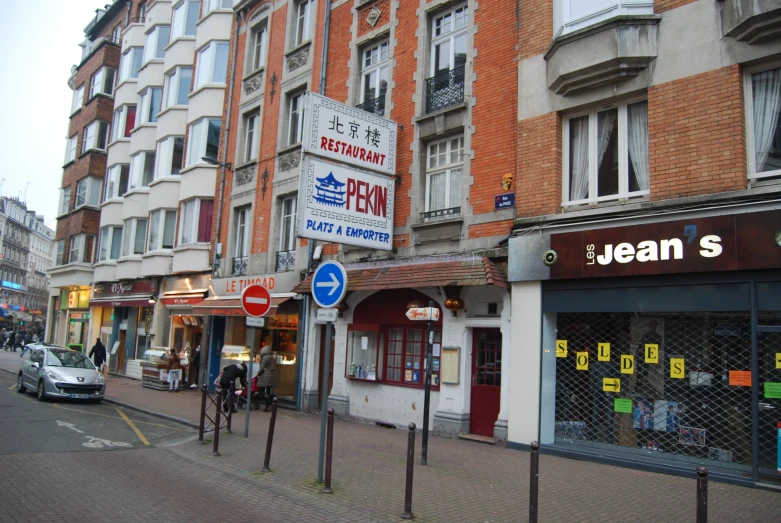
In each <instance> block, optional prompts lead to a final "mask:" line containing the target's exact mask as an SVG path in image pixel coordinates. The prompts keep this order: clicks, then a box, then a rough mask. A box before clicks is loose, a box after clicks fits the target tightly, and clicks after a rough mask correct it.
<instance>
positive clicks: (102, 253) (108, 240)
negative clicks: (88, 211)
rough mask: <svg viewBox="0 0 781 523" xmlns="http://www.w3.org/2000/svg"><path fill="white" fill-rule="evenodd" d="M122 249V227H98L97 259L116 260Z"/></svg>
mask: <svg viewBox="0 0 781 523" xmlns="http://www.w3.org/2000/svg"><path fill="white" fill-rule="evenodd" d="M121 250H122V227H115V226H106V227H101V228H100V249H99V250H98V261H106V260H117V259H119V256H120V253H121Z"/></svg>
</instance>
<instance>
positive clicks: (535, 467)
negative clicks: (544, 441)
mask: <svg viewBox="0 0 781 523" xmlns="http://www.w3.org/2000/svg"><path fill="white" fill-rule="evenodd" d="M531 448H532V454H531V471H530V473H529V523H537V508H538V503H537V495H538V493H539V488H540V444H539V443H537V442H536V441H532V443H531Z"/></svg>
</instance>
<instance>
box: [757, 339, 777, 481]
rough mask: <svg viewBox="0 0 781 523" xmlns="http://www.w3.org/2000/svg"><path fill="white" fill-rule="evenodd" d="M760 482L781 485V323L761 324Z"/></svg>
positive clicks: (759, 374)
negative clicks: (770, 325)
mask: <svg viewBox="0 0 781 523" xmlns="http://www.w3.org/2000/svg"><path fill="white" fill-rule="evenodd" d="M757 352H758V356H759V361H758V363H759V367H758V371H759V372H758V376H759V379H758V380H757V386H758V389H759V391H758V392H759V398H758V401H757V406H758V413H757V414H758V415H757V424H756V426H755V427H754V430H755V431H756V434H755V436H754V437H755V440H754V441H755V442H756V443H757V448H758V453H757V454H758V458H759V459H758V461H759V463H758V464H757V465H758V468H759V481H760V483H771V484H773V485H774V486H781V326H776V327H769V326H758V327H757Z"/></svg>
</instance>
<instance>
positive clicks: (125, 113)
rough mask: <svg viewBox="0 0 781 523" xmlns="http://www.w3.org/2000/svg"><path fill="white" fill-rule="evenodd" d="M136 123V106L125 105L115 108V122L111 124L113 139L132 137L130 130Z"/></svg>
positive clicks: (113, 140)
mask: <svg viewBox="0 0 781 523" xmlns="http://www.w3.org/2000/svg"><path fill="white" fill-rule="evenodd" d="M135 123H136V106H135V105H123V106H121V107H119V108H117V109H115V110H114V123H112V124H111V141H112V142H115V141H117V140H119V139H121V138H130V131H132V130H133V126H134V125H135Z"/></svg>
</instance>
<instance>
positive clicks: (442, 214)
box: [420, 207, 461, 222]
mask: <svg viewBox="0 0 781 523" xmlns="http://www.w3.org/2000/svg"><path fill="white" fill-rule="evenodd" d="M459 214H461V207H450V208H448V209H437V210H435V211H426V212H422V213H420V218H421V219H422V220H423V221H424V222H425V221H429V220H431V219H432V218H447V217H450V216H457V215H459Z"/></svg>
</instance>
